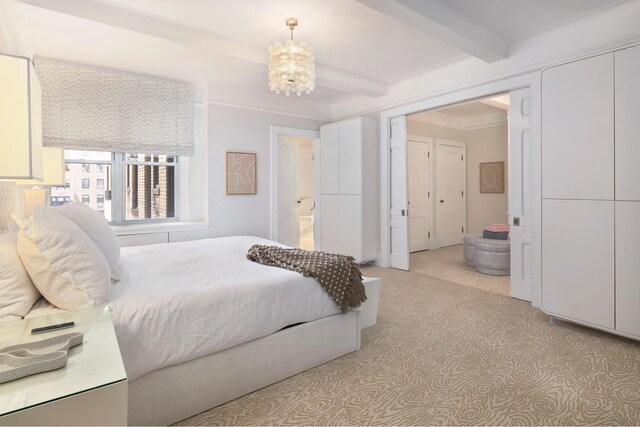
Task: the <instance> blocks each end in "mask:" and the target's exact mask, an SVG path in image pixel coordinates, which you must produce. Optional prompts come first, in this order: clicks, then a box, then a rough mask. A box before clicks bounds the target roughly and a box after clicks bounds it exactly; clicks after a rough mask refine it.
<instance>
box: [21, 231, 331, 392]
mask: <svg viewBox="0 0 640 427" xmlns="http://www.w3.org/2000/svg"><path fill="white" fill-rule="evenodd" d="M256 243H258V244H275V243H274V242H271V241H269V240H264V239H260V238H257V237H224V238H216V239H206V240H198V241H192V242H181V243H171V244H159V245H151V246H139V247H131V248H123V249H122V258H121V261H120V264H121V267H122V274H121V276H122V280H121V281H120V282H119V283H117V284H115V285H114V288H113V291H112V296H111V303H110V306H111V309H112V316H113V321H114V325H115V329H116V334H117V336H118V343H119V344H120V351H121V353H122V357H123V361H124V365H125V368H126V370H127V375H128V377H129V380H130V381H131V380H134V379H136V378H138V377H140V376H142V375H144V374H146V373H148V372H151V371H154V370H156V369H160V368H163V367H167V366H171V365H175V364H178V363H182V362H186V361H189V360H193V359H196V358H198V357H202V356H206V355H208V354H212V353H215V352H218V351H221V350H224V349H227V348H230V347H233V346H236V345H238V344H242V343H245V342H248V341H251V340H254V339H256V338H260V337H264V336H266V335H269V334H272V333H274V332H276V331H278V330H280V329H282V328H283V327H285V326H288V325H292V324H295V323H300V322H308V321H312V320H316V319H320V318H322V317H326V316H330V315H333V314H336V313H339V312H340V309H339V308H338V306H337V305H336V304H335V303H334V302H333V301H332V300H331V298H330V297H329V296H328V295H327V293H326V292H325V291H324V290H323V289H322V288H321V287H320V285H319V284H318V283H317V282H316V281H315V280H314V279H312V278H308V277H303V276H302V275H300V274H298V273H295V272H292V271H288V270H284V269H281V268H276V267H267V266H264V265H261V264H257V263H254V262H251V261H249V260H248V259H247V258H246V253H247V250H248V249H249V248H250V247H251V245H253V244H256ZM45 309H46V308H45V307H41V308H40V309H38V310H34V311H35V312H38V311H39V310H45ZM30 314H31V315H34V314H35V313H34V312H32V313H30Z"/></svg>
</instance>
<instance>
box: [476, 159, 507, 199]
mask: <svg viewBox="0 0 640 427" xmlns="http://www.w3.org/2000/svg"><path fill="white" fill-rule="evenodd" d="M480 192H481V193H504V162H491V163H480Z"/></svg>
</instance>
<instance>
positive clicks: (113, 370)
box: [0, 307, 127, 425]
mask: <svg viewBox="0 0 640 427" xmlns="http://www.w3.org/2000/svg"><path fill="white" fill-rule="evenodd" d="M69 321H74V322H75V323H76V325H75V327H74V328H72V329H64V330H60V331H56V332H48V333H44V334H40V335H31V329H33V328H37V327H39V326H46V325H53V324H58V323H64V322H69ZM76 331H80V332H83V333H84V342H83V344H82V345H79V346H77V347H74V348H72V349H71V350H70V351H69V361H68V362H67V366H65V367H63V368H61V369H58V370H55V371H50V372H44V373H41V374H36V375H32V376H30V377H25V378H21V379H18V380H15V381H11V382H8V383H4V384H0V424H1V425H127V374H126V372H125V370H124V365H123V363H122V358H121V356H120V348H119V347H118V341H117V339H116V334H115V330H114V329H113V323H112V322H111V313H109V310H108V309H107V308H104V307H103V308H94V309H90V310H82V311H75V312H65V313H60V314H54V315H50V316H42V317H35V318H31V319H26V320H20V321H16V322H8V323H0V348H2V347H5V346H9V345H14V344H20V343H26V342H31V341H38V340H41V339H44V338H49V337H52V336H55V335H62V334H66V333H69V332H76Z"/></svg>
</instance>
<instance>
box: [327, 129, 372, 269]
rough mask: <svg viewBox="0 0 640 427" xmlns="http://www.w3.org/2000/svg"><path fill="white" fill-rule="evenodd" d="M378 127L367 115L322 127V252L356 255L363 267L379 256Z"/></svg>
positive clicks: (357, 260)
mask: <svg viewBox="0 0 640 427" xmlns="http://www.w3.org/2000/svg"><path fill="white" fill-rule="evenodd" d="M377 128H378V127H377V123H376V121H375V120H372V119H369V118H366V117H356V118H353V119H349V120H344V121H341V122H337V123H331V124H328V125H324V126H322V127H321V128H320V150H319V154H320V159H319V164H320V203H319V205H318V209H319V214H320V220H319V227H318V236H317V241H316V244H317V248H318V249H319V250H321V251H325V252H331V253H340V254H344V255H351V256H352V257H354V258H355V260H356V262H358V263H364V262H368V261H373V260H375V259H376V257H377V254H378V242H379V227H378V224H379V222H378V212H379V206H378V193H379V188H378V181H379V178H378V151H379V148H378V132H377Z"/></svg>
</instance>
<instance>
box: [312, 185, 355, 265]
mask: <svg viewBox="0 0 640 427" xmlns="http://www.w3.org/2000/svg"><path fill="white" fill-rule="evenodd" d="M320 203H321V206H322V220H321V221H320V242H321V245H322V249H321V250H323V251H325V252H331V253H338V254H342V255H351V256H352V257H354V258H355V259H356V261H361V260H362V197H361V196H353V195H341V194H337V195H336V194H323V195H321V196H320Z"/></svg>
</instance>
